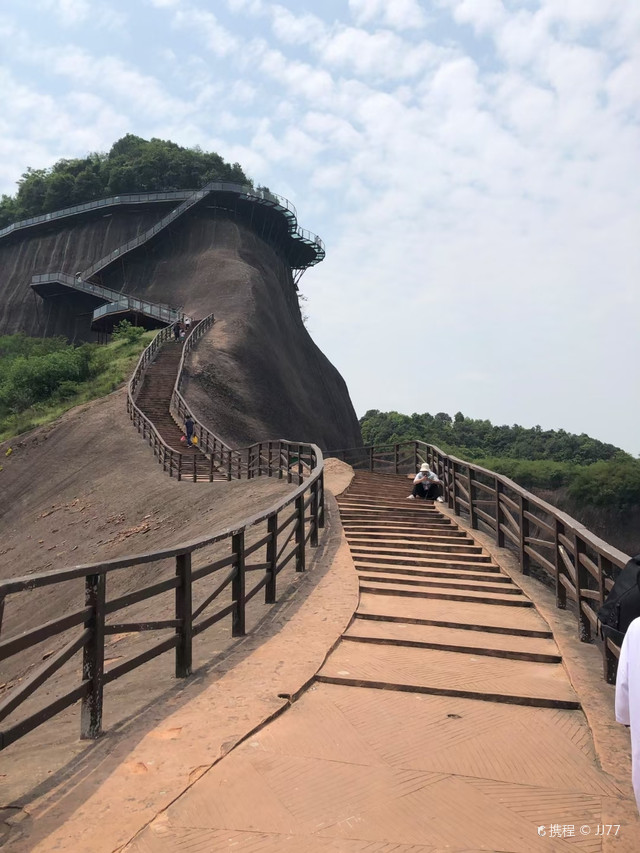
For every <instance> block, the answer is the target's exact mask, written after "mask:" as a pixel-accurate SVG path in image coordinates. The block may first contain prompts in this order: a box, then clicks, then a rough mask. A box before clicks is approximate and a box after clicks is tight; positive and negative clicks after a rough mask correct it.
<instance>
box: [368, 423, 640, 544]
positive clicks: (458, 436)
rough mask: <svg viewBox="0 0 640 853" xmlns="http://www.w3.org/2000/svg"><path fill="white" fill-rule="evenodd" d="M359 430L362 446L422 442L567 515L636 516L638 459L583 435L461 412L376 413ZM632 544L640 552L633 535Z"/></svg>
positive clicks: (638, 506)
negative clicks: (543, 497) (543, 493)
mask: <svg viewBox="0 0 640 853" xmlns="http://www.w3.org/2000/svg"><path fill="white" fill-rule="evenodd" d="M360 428H361V430H362V438H363V442H364V444H365V445H368V444H386V443H389V444H396V443H399V442H403V441H415V440H420V441H426V442H427V443H429V444H435V445H436V446H437V447H439V448H440V449H441V450H443V451H445V452H446V453H451V454H452V455H454V456H458V457H459V458H460V459H466V460H468V461H469V462H475V463H476V464H478V465H482V466H483V467H485V468H489V469H490V470H492V471H497V472H498V473H500V474H504V475H505V476H507V477H510V478H511V479H512V480H515V482H517V483H519V484H520V485H521V486H524V487H525V488H527V489H533V490H536V491H540V490H551V491H550V492H549V494H548V495H547V499H548V500H550V501H551V502H552V503H557V505H558V506H561V508H566V509H567V510H569V508H570V509H571V511H572V514H575V513H576V512H578V511H579V510H580V509H581V508H582V509H584V510H586V509H587V508H592V509H602V508H607V509H609V510H613V511H618V512H620V511H623V512H627V513H630V514H631V515H633V516H634V517H636V516H635V515H634V513H635V511H636V510H638V509H640V460H637V459H634V458H633V457H632V456H631V455H630V454H628V453H625V452H624V451H623V450H621V449H620V448H619V447H615V446H614V445H613V444H607V443H605V442H602V441H598V439H595V438H591V437H590V436H588V435H586V434H585V433H582V434H581V435H574V434H573V433H569V432H565V430H543V429H542V428H541V427H539V426H534V427H523V426H518V425H517V424H514V425H513V426H494V425H493V424H492V423H491V422H490V421H488V420H475V419H473V418H468V417H465V415H463V414H462V412H458V413H457V414H456V415H454V417H451V415H449V414H447V413H446V412H438V413H437V414H435V415H431V414H429V413H428V412H425V413H423V414H413V415H403V414H400V413H399V412H381V411H379V410H378V409H370V410H369V411H368V412H366V414H365V415H364V416H363V417H362V418H360ZM554 494H555V496H556V499H555V500H554V497H553V496H554ZM569 504H570V507H569ZM601 535H604V532H601ZM604 538H607V537H606V536H605V537H604ZM636 539H637V541H638V547H640V537H636ZM609 541H611V540H609Z"/></svg>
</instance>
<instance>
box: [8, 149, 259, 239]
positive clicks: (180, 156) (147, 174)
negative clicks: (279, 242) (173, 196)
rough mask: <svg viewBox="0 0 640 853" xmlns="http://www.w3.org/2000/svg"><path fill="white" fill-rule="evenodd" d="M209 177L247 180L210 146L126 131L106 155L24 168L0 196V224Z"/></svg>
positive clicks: (195, 186) (237, 166)
mask: <svg viewBox="0 0 640 853" xmlns="http://www.w3.org/2000/svg"><path fill="white" fill-rule="evenodd" d="M210 181H231V182H233V183H240V184H247V183H251V182H250V181H249V179H248V178H247V176H246V175H245V174H244V172H243V170H242V167H241V166H240V164H239V163H233V164H230V163H226V162H225V161H224V160H223V159H222V157H220V155H219V154H216V153H215V152H213V151H212V152H206V151H202V150H201V149H200V148H197V147H196V148H183V147H182V146H180V145H177V144H176V143H175V142H170V141H168V140H163V139H151V140H146V139H142V138H141V137H139V136H135V135H133V134H131V133H128V134H127V135H126V136H123V137H122V139H119V140H118V141H117V142H114V144H113V145H112V147H111V150H110V151H109V153H108V154H104V153H93V154H88V155H87V156H86V157H81V158H78V159H73V160H58V162H57V163H54V165H53V166H51V168H49V169H33V168H28V169H27V171H26V172H25V173H24V174H23V175H22V177H21V178H20V180H19V181H18V192H17V193H16V195H15V196H14V197H11V196H8V195H3V196H2V198H1V199H0V228H2V227H4V226H5V225H9V224H10V223H11V222H16V221H18V220H20V219H27V218H29V217H31V216H38V215H39V214H42V213H47V212H49V211H53V210H60V209H61V208H65V207H71V206H72V205H75V204H81V203H84V202H88V201H94V200H95V199H99V198H105V197H107V196H115V195H121V194H123V193H139V192H164V191H171V190H181V189H198V188H199V187H202V186H204V185H205V184H207V183H209V182H210Z"/></svg>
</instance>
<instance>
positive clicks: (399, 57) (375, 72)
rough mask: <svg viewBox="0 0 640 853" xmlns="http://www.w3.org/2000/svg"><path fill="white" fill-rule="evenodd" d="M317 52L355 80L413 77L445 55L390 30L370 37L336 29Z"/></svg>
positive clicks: (351, 29) (349, 29)
mask: <svg viewBox="0 0 640 853" xmlns="http://www.w3.org/2000/svg"><path fill="white" fill-rule="evenodd" d="M317 52H318V55H319V57H320V59H321V60H322V62H324V63H326V64H328V65H332V66H335V67H346V68H348V69H349V70H350V71H351V72H352V73H354V74H355V75H356V76H367V77H370V76H373V77H378V78H386V79H392V80H394V79H401V78H403V77H405V78H406V77H414V76H415V75H417V74H419V73H420V72H421V71H423V70H424V69H425V68H427V67H429V66H433V65H434V64H435V63H436V62H437V61H438V59H439V58H440V57H441V56H442V55H443V54H444V51H443V50H442V49H441V48H438V47H436V46H435V45H434V44H432V43H430V42H427V41H422V42H420V43H419V44H417V45H414V44H410V43H408V42H406V41H405V40H404V39H402V38H401V37H400V36H398V35H397V34H396V33H393V32H391V31H389V30H378V31H377V32H375V33H369V32H368V31H367V30H364V29H359V28H356V27H343V28H340V29H337V30H336V32H334V33H333V34H332V35H331V36H330V37H327V38H326V39H325V40H324V42H323V43H322V44H320V45H317Z"/></svg>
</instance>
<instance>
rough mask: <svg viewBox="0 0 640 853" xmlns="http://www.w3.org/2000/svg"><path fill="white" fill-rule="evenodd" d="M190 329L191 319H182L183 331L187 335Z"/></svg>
mask: <svg viewBox="0 0 640 853" xmlns="http://www.w3.org/2000/svg"><path fill="white" fill-rule="evenodd" d="M190 328H191V317H185V318H184V329H185V332H187V334H188V333H189V329H190Z"/></svg>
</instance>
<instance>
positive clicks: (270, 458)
mask: <svg viewBox="0 0 640 853" xmlns="http://www.w3.org/2000/svg"><path fill="white" fill-rule="evenodd" d="M267 453H268V454H269V455H268V468H267V473H268V476H269V477H273V442H272V441H270V442H269V443H268V445H267Z"/></svg>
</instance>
